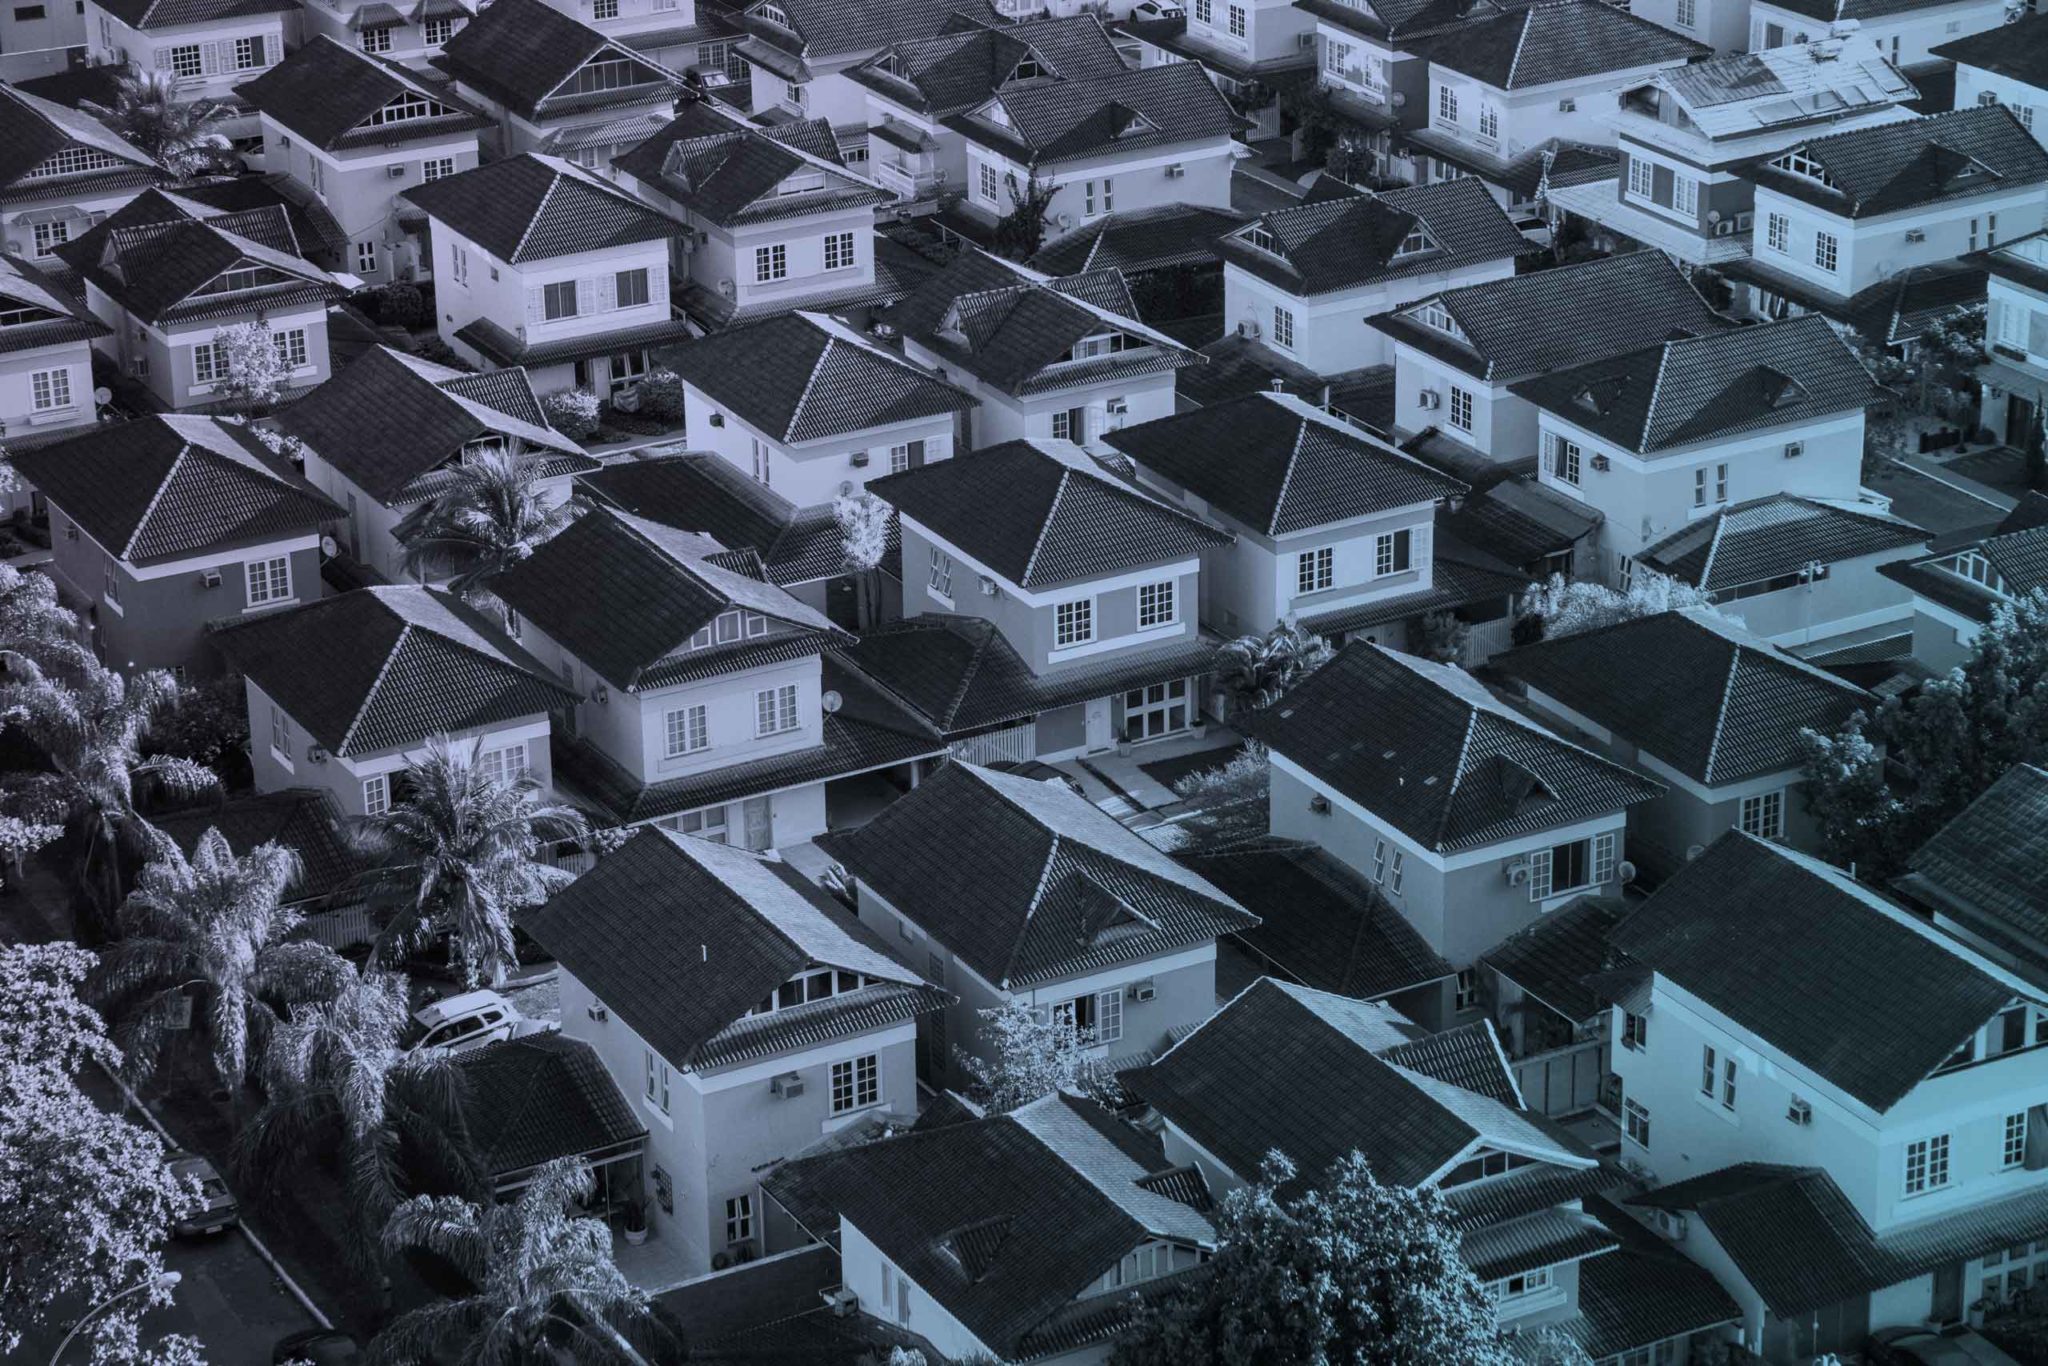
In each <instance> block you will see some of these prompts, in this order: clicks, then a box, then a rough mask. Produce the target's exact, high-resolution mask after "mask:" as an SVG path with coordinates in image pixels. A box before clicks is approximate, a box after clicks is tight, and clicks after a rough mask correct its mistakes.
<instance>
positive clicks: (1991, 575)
mask: <svg viewBox="0 0 2048 1366" xmlns="http://www.w3.org/2000/svg"><path fill="white" fill-rule="evenodd" d="M1948 567H1949V569H1950V570H1951V571H1953V572H1954V573H1956V574H1957V575H1960V576H1961V577H1963V578H1966V579H1968V580H1970V581H1971V582H1972V583H1975V584H1978V585H1980V586H1981V587H1984V588H1988V589H1990V590H1991V591H1992V592H1994V593H2002V592H2004V591H2005V576H2004V575H2002V574H2000V573H1999V572H1998V571H1997V570H1996V569H1994V568H1992V567H1991V561H1990V560H1987V559H1985V558H1984V556H1982V555H1980V554H1979V553H1977V552H1976V551H1974V550H1966V551H1964V552H1963V553H1962V554H1960V555H1958V556H1956V557H1955V558H1954V559H1953V560H1951V561H1949V565H1948Z"/></svg>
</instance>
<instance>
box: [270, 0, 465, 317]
mask: <svg viewBox="0 0 2048 1366" xmlns="http://www.w3.org/2000/svg"><path fill="white" fill-rule="evenodd" d="M236 90H237V93H238V94H240V96H241V97H242V99H243V100H244V101H245V102H246V103H247V104H248V105H249V107H250V108H252V109H254V110H255V111H256V114H257V116H258V118H259V119H260V120H261V121H262V125H263V148H264V151H263V162H264V165H265V166H267V167H268V168H269V169H270V171H271V172H272V173H273V174H276V175H281V176H283V177H285V178H286V179H288V180H290V181H291V182H292V183H293V184H294V185H296V186H297V187H298V188H299V190H300V192H301V193H302V194H305V195H310V196H311V197H312V198H313V199H315V200H317V201H318V202H319V203H320V204H321V205H322V206H323V207H324V208H325V210H326V211H327V212H328V213H329V214H331V215H332V216H333V217H334V219H335V220H336V221H337V222H338V223H339V224H340V226H341V229H342V231H343V233H344V234H345V235H346V238H347V241H348V243H349V250H348V257H347V260H346V262H345V263H344V268H345V269H346V270H348V271H349V272H350V273H351V274H353V275H354V276H356V278H358V279H360V280H364V281H366V282H369V283H372V284H381V283H383V282H386V281H390V280H406V279H417V278H419V277H421V276H424V275H428V274H430V273H431V272H432V269H433V256H432V252H431V251H430V249H429V247H428V245H427V243H426V242H425V240H424V239H423V238H422V236H421V235H420V229H421V228H423V227H424V226H425V222H424V220H423V219H422V218H421V217H420V215H419V212H418V211H417V210H414V209H410V208H409V206H407V205H406V204H404V203H402V202H401V201H400V200H399V195H400V194H401V193H402V192H403V191H404V190H405V189H406V188H407V187H408V186H412V185H421V184H425V183H427V182H428V181H433V180H440V179H442V178H443V177H445V176H452V175H455V174H456V173H457V172H460V171H468V170H473V169H475V167H476V164H477V133H478V130H480V129H484V128H489V127H491V121H490V120H489V119H487V118H485V117H484V116H483V115H481V114H479V113H478V112H477V111H475V110H473V109H470V108H468V107H467V106H465V105H463V104H461V103H460V102H458V101H456V100H455V99H454V97H453V96H451V95H449V94H448V93H447V92H446V91H445V90H443V89H441V88H440V87H438V86H436V85H434V84H431V83H429V82H427V81H425V80H424V79H422V78H421V77H420V76H418V75H416V74H414V73H413V72H411V71H408V70H406V69H405V68H404V67H402V66H400V65H398V63H397V62H395V61H392V60H391V59H389V58H386V57H377V56H372V55H370V54H369V53H368V52H366V51H364V50H362V49H359V48H356V47H352V46H344V45H343V44H342V43H340V42H338V41H336V40H335V39H333V38H330V37H325V36H322V37H316V38H314V39H313V40H311V41H310V42H308V43H307V44H306V45H305V46H304V47H302V48H300V49H299V50H298V51H296V52H294V53H293V54H292V55H291V56H289V57H287V58H286V59H285V60H284V61H282V62H280V63H278V64H277V65H276V66H274V67H272V68H270V69H269V70H268V71H265V72H264V73H263V74H262V75H261V76H259V77H257V78H256V79H255V80H253V81H250V82H248V83H246V84H244V85H241V86H238V87H236Z"/></svg>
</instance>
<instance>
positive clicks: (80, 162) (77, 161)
mask: <svg viewBox="0 0 2048 1366" xmlns="http://www.w3.org/2000/svg"><path fill="white" fill-rule="evenodd" d="M125 165H127V163H126V162H124V161H122V160H121V159H120V158H118V157H113V156H109V155H107V154H106V153H105V152H100V151H95V150H94V149H93V148H90V147H65V148H61V149H59V151H58V152H57V154H56V155H55V156H52V157H50V158H49V159H48V160H46V161H44V162H43V163H42V164H41V165H40V166H37V167H36V168H35V169H34V170H32V171H30V172H29V173H28V174H27V175H25V176H23V177H22V179H24V180H44V179H48V178H51V177H54V176H67V175H81V174H83V173H84V172H86V171H110V170H114V169H116V168H117V167H121V166H125Z"/></svg>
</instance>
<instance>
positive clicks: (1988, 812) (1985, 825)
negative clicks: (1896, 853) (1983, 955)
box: [1902, 764, 2048, 944]
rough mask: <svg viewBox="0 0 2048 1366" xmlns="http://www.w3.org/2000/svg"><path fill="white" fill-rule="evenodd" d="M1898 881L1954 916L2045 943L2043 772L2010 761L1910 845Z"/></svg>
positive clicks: (2047, 801)
mask: <svg viewBox="0 0 2048 1366" xmlns="http://www.w3.org/2000/svg"><path fill="white" fill-rule="evenodd" d="M1907 866H1908V867H1909V868H1910V869H1911V870H1912V872H1911V875H1910V877H1909V878H1908V879H1907V880H1906V882H1905V883H1904V884H1902V885H1903V886H1905V887H1906V889H1907V890H1910V891H1911V892H1913V893H1914V895H1915V896H1916V898H1917V899H1919V900H1922V901H1929V902H1932V903H1933V904H1935V905H1936V906H1938V907H1939V908H1940V909H1941V910H1943V911H1945V912H1947V913H1948V914H1950V915H1952V916H1955V917H1956V918H1958V919H1967V920H1968V921H1969V922H1970V923H1972V924H1973V925H1985V926H1988V927H1989V928H1991V929H1993V930H1997V931H2001V932H2002V933H2003V935H2004V936H2005V937H2007V938H2018V939H2020V940H2022V941H2024V942H2033V943H2041V944H2048V772H2044V771H2042V770H2041V769H2039V768H2036V767H2035V766H2034V765H2032V764H2015V765H2013V766H2012V767H2011V768H2009V769H2007V770H2006V772H2005V776H2004V777H2002V778H2000V779H1999V780H1998V781H1997V782H1995V783H1993V784H1992V785H1991V786H1990V787H1988V788H1986V789H1985V791H1984V794H1983V795H1982V796H1980V797H1978V798H1977V800H1975V801H1973V802H1971V803H1970V804H1969V805H1968V806H1967V807H1965V808H1964V809H1963V810H1962V811H1961V813H1959V814H1958V815H1957V816H1956V817H1955V818H1954V819H1952V820H1951V821H1949V823H1948V824H1947V825H1944V826H1943V827H1942V828H1941V829H1940V831H1938V832H1937V833H1936V834H1935V836H1934V838H1933V839H1930V840H1928V841H1927V843H1925V844H1923V845H1921V846H1920V848H1919V849H1917V850H1915V851H1914V853H1913V856H1912V858H1911V859H1910V860H1909V861H1908V863H1907Z"/></svg>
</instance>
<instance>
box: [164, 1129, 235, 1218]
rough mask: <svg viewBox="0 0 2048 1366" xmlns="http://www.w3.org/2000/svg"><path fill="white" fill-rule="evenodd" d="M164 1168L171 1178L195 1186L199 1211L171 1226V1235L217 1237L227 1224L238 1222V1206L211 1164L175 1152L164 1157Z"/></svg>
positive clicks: (182, 1151)
mask: <svg viewBox="0 0 2048 1366" xmlns="http://www.w3.org/2000/svg"><path fill="white" fill-rule="evenodd" d="M164 1165H165V1166H167V1167H169V1168H170V1169H171V1175H173V1176H189V1177H191V1178H193V1179H194V1180H195V1181H197V1182H198V1183H199V1199H200V1206H199V1208H198V1209H196V1210H194V1211H193V1212H192V1213H191V1214H189V1215H187V1216H186V1217H184V1218H183V1219H180V1220H179V1221H178V1222H177V1223H176V1224H174V1225H173V1226H172V1232H174V1233H176V1234H177V1235H178V1236H179V1237H180V1238H198V1237H201V1236H203V1235H205V1234H209V1233H219V1232H220V1231H221V1230H222V1229H224V1228H226V1227H227V1226H228V1225H229V1224H233V1223H239V1222H240V1221H241V1218H242V1206H241V1202H240V1201H238V1200H236V1199H235V1195H234V1192H233V1191H230V1190H229V1189H228V1183H227V1182H225V1181H223V1180H221V1175H220V1172H219V1171H218V1170H217V1169H216V1168H215V1167H214V1165H213V1163H211V1162H209V1161H207V1160H206V1158H204V1157H202V1156H201V1155H199V1154H198V1153H195V1152H191V1151H189V1150H187V1149H184V1148H177V1149H174V1150H172V1151H171V1152H169V1153H166V1154H165V1155H164Z"/></svg>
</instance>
